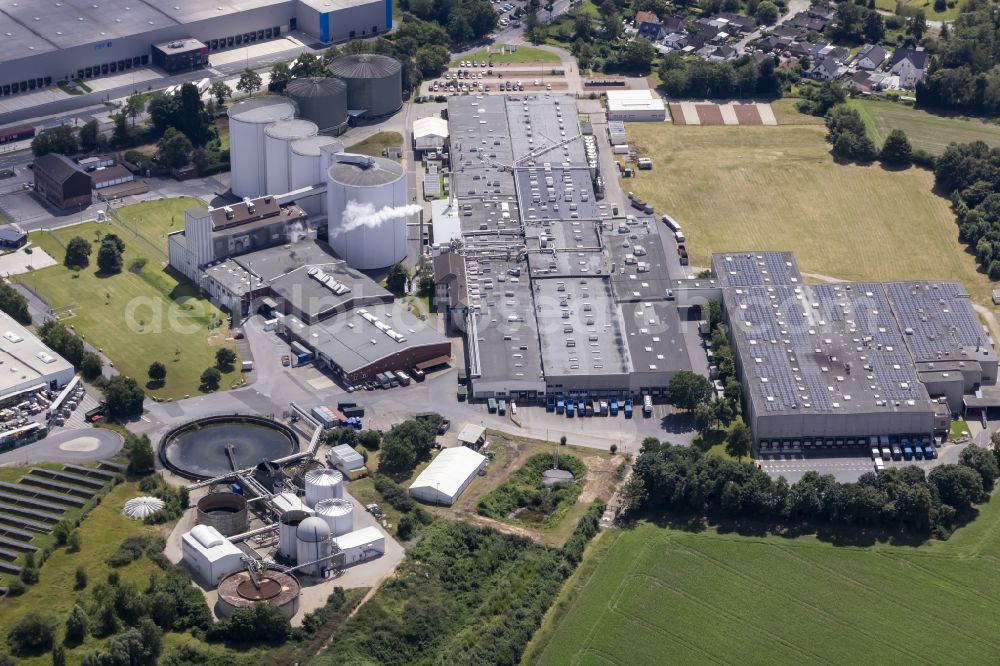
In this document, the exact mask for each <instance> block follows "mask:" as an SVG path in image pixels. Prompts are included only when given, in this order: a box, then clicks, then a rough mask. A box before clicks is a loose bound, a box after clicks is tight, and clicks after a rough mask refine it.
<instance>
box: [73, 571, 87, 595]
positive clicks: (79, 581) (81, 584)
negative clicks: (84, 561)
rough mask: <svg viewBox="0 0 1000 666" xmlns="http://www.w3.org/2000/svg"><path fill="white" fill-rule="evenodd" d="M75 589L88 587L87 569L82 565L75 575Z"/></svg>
mask: <svg viewBox="0 0 1000 666" xmlns="http://www.w3.org/2000/svg"><path fill="white" fill-rule="evenodd" d="M74 580H75V582H74V585H73V589H74V590H82V589H84V588H86V587H87V569H86V568H84V567H83V566H82V565H81V566H79V567H77V568H76V574H75V577H74Z"/></svg>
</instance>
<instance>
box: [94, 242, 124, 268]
mask: <svg viewBox="0 0 1000 666" xmlns="http://www.w3.org/2000/svg"><path fill="white" fill-rule="evenodd" d="M109 239H112V240H110V241H109ZM116 240H117V241H118V242H115V241H116ZM123 247H124V243H122V242H121V239H120V238H118V236H115V235H114V234H108V235H107V236H105V237H104V239H103V240H102V241H101V247H100V249H98V250H97V267H98V268H100V269H101V272H102V273H106V274H108V275H114V274H115V273H121V272H122V248H123Z"/></svg>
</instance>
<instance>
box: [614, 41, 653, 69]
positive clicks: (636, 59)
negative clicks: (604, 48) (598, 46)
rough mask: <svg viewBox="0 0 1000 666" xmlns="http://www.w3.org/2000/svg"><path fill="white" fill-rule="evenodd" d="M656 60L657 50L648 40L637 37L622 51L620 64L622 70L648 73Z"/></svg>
mask: <svg viewBox="0 0 1000 666" xmlns="http://www.w3.org/2000/svg"><path fill="white" fill-rule="evenodd" d="M654 60H656V49H654V48H653V45H652V44H650V43H649V40H648V39H645V38H643V37H636V38H635V39H633V40H632V41H630V42H629V43H628V44H626V45H625V49H624V50H623V51H622V54H621V57H620V58H619V60H618V62H619V65H620V66H621V67H622V69H625V70H628V71H632V72H640V73H644V74H645V73H648V72H649V70H650V67H651V65H652V64H653V61H654Z"/></svg>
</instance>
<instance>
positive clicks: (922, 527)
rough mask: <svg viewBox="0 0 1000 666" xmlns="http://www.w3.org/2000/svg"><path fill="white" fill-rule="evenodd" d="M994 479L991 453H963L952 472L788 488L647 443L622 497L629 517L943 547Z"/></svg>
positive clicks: (907, 470) (696, 454) (742, 469)
mask: <svg viewBox="0 0 1000 666" xmlns="http://www.w3.org/2000/svg"><path fill="white" fill-rule="evenodd" d="M998 476H1000V467H998V465H997V458H996V455H995V453H994V452H991V451H988V450H986V449H981V448H978V447H976V446H970V447H968V448H966V449H965V450H963V451H962V453H961V455H960V456H959V462H958V464H954V465H950V464H944V465H939V466H938V467H935V468H934V469H933V470H931V472H930V474H928V475H925V474H924V470H923V469H921V468H919V467H916V466H907V467H902V468H896V469H889V470H886V471H885V472H883V473H881V474H875V473H874V472H870V473H867V474H864V475H862V476H861V478H859V479H858V481H857V482H856V483H839V482H837V481H836V479H834V477H833V476H831V475H820V474H818V473H816V472H808V473H807V474H806V475H805V476H803V477H802V479H801V480H799V481H797V482H796V483H793V484H791V485H789V483H788V482H787V481H786V480H785V479H784V477H780V478H778V479H777V480H773V479H771V477H770V476H769V475H768V474H767V473H766V472H764V471H762V470H761V469H759V468H758V467H756V466H754V465H750V464H743V463H739V462H732V461H729V460H725V459H723V458H720V457H718V456H715V455H708V454H703V453H701V452H700V451H698V450H697V449H696V448H694V447H680V446H674V445H672V444H669V443H667V442H660V441H658V440H656V439H655V438H647V439H646V440H645V441H643V444H642V449H641V452H640V454H639V456H638V458H637V459H636V462H635V465H634V467H633V475H632V478H631V479H630V480H629V482H628V483H627V484H626V486H625V488H624V490H623V496H624V506H625V509H626V511H629V512H633V513H640V512H646V511H649V512H654V513H659V512H667V513H674V514H680V515H696V516H709V517H716V518H719V517H729V518H735V517H740V518H754V519H759V520H762V521H765V522H770V523H774V524H777V525H781V526H797V525H803V524H805V525H811V526H818V525H846V526H851V527H858V528H868V527H882V528H886V529H890V530H897V529H900V528H903V527H905V528H907V529H909V530H912V531H914V532H917V533H919V534H923V535H932V536H934V537H936V538H941V539H946V538H948V536H950V534H951V532H952V530H954V528H955V527H956V526H957V525H960V524H962V523H963V522H965V521H967V520H969V519H970V518H972V517H973V516H974V511H973V509H974V506H975V505H976V504H979V503H981V502H984V501H987V499H988V497H989V493H990V492H991V491H992V490H993V487H994V484H995V482H996V479H997V477H998Z"/></svg>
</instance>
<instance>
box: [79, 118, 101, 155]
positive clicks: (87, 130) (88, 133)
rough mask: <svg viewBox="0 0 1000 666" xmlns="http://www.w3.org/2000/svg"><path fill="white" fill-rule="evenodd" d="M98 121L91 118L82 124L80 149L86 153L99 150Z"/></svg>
mask: <svg viewBox="0 0 1000 666" xmlns="http://www.w3.org/2000/svg"><path fill="white" fill-rule="evenodd" d="M97 137H98V131H97V121H96V120H89V121H87V122H85V123H84V124H83V125H81V126H80V150H82V151H84V152H85V153H89V152H91V151H94V150H97Z"/></svg>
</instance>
